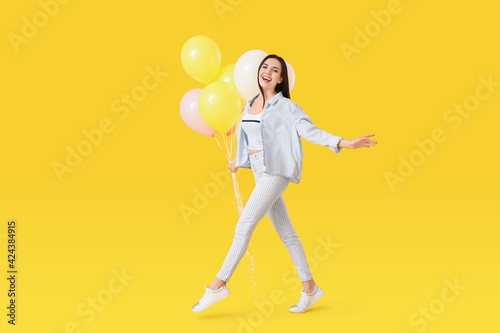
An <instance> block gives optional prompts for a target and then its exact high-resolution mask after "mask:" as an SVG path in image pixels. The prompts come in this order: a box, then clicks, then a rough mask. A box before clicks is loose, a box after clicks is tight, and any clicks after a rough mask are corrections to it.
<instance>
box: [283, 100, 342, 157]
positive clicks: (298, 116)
mask: <svg viewBox="0 0 500 333" xmlns="http://www.w3.org/2000/svg"><path fill="white" fill-rule="evenodd" d="M292 108H293V110H292V116H293V120H294V123H295V127H296V128H297V132H298V133H299V135H300V137H302V138H304V139H306V140H307V141H309V142H312V143H314V144H317V145H320V146H326V147H328V148H330V149H331V150H333V151H334V152H335V153H336V154H340V152H341V151H342V148H341V147H338V146H337V145H338V143H339V142H340V140H342V139H344V138H343V137H340V136H337V135H333V134H331V133H328V132H326V131H323V130H322V129H320V128H319V127H318V126H316V125H314V124H313V122H312V120H311V118H309V116H308V115H307V113H305V111H304V110H303V109H302V108H301V107H300V106H299V105H298V104H297V103H295V104H294V106H293V107H292Z"/></svg>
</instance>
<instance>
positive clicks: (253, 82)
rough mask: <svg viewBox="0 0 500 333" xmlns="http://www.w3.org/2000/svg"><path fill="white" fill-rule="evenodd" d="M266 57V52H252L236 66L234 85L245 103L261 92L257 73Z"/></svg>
mask: <svg viewBox="0 0 500 333" xmlns="http://www.w3.org/2000/svg"><path fill="white" fill-rule="evenodd" d="M266 56H267V53H266V52H264V51H261V50H250V51H247V52H245V53H243V55H242V56H241V57H239V58H238V61H237V62H236V65H235V66H234V84H235V85H236V88H237V89H238V92H239V93H240V96H241V98H243V99H244V100H245V101H248V100H249V99H250V97H252V96H253V95H255V94H257V93H258V92H259V91H260V90H259V83H258V81H257V71H258V70H259V65H260V63H261V61H262V59H264V58H265V57H266Z"/></svg>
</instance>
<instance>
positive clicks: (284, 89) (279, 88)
mask: <svg viewBox="0 0 500 333" xmlns="http://www.w3.org/2000/svg"><path fill="white" fill-rule="evenodd" d="M269 58H275V59H278V60H279V61H280V63H281V76H282V77H283V81H281V83H278V84H276V87H275V88H274V91H276V92H277V93H279V92H280V91H281V92H283V96H284V97H287V98H290V88H289V87H288V70H287V68H286V62H285V60H283V58H282V57H280V56H277V55H276V54H268V55H267V56H266V57H265V58H264V59H262V61H261V62H260V65H259V69H258V70H257V84H258V85H259V90H260V95H261V96H262V107H264V105H265V103H266V101H265V99H264V90H263V89H262V87H261V86H260V83H259V80H260V77H259V72H260V69H261V67H262V65H264V63H265V62H266V60H267V59H269Z"/></svg>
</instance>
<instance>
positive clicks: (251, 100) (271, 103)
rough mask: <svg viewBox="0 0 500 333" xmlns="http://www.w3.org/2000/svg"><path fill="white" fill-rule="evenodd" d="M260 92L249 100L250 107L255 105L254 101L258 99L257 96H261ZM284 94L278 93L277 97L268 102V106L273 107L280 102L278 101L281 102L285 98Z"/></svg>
mask: <svg viewBox="0 0 500 333" xmlns="http://www.w3.org/2000/svg"><path fill="white" fill-rule="evenodd" d="M259 94H260V92H258V93H256V94H255V95H253V96H252V97H251V98H250V99H249V100H248V103H249V104H248V105H251V104H252V103H253V101H254V100H255V99H256V98H257V96H259ZM283 97H284V96H283V92H282V91H280V92H278V93H277V94H276V95H274V97H273V98H271V100H270V101H269V102H267V105H268V106H271V105H274V104H275V103H276V102H278V100H280V99H281V98H283Z"/></svg>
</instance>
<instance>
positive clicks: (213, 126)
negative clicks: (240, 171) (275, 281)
mask: <svg viewBox="0 0 500 333" xmlns="http://www.w3.org/2000/svg"><path fill="white" fill-rule="evenodd" d="M266 56H267V53H266V52H264V51H261V50H250V51H248V52H246V53H244V54H243V55H242V56H241V57H240V58H239V59H238V61H237V62H236V63H230V64H227V65H225V66H224V67H222V68H221V53H220V49H219V47H218V45H217V43H215V41H213V40H212V39H211V38H209V37H206V36H203V35H198V36H194V37H191V38H190V39H188V40H187V41H186V42H185V43H184V46H183V47H182V51H181V62H182V67H183V68H184V70H185V71H186V73H187V74H188V75H189V76H191V77H192V78H193V79H194V80H196V81H198V82H200V83H202V84H205V87H204V88H203V89H201V88H196V89H192V90H189V91H188V92H186V93H185V94H184V96H183V97H182V100H181V103H180V113H181V118H182V120H183V121H184V123H185V124H186V125H187V126H188V127H189V128H190V129H192V130H193V131H195V132H197V133H199V134H202V135H204V136H208V137H213V138H214V139H215V141H216V142H217V144H218V146H219V147H220V148H221V149H222V146H221V145H220V143H219V140H217V138H216V134H217V133H221V137H222V140H223V142H224V147H225V157H226V159H227V161H228V162H232V161H233V160H234V159H235V156H236V148H237V147H236V135H237V134H236V133H237V126H238V125H239V120H240V118H241V116H242V113H243V111H244V105H245V101H247V100H248V99H250V98H251V97H252V96H254V95H255V94H257V93H259V92H260V90H259V86H258V80H257V72H258V70H259V68H258V67H259V65H260V63H261V62H262V60H263V59H264V58H265V57H266ZM285 62H286V61H285ZM286 65H287V73H288V81H289V89H290V91H291V90H292V88H293V86H294V84H295V72H294V70H293V67H292V66H291V65H290V64H289V63H288V62H286ZM231 175H232V178H233V187H234V192H235V199H236V201H237V210H238V213H239V214H241V213H242V212H243V200H242V197H241V194H240V191H239V188H238V182H237V181H236V174H235V173H232V172H231ZM233 202H234V200H233ZM250 248H251V245H250ZM252 251H253V250H252ZM246 253H247V255H248V256H249V257H250V260H251V262H252V267H249V269H250V277H251V279H252V281H253V283H254V284H255V286H256V287H257V284H256V283H255V279H254V278H253V277H252V274H251V273H252V271H253V270H255V268H254V267H255V264H254V263H253V255H250V253H249V252H248V251H247V252H246ZM254 291H255V289H254ZM255 296H256V295H255ZM256 297H257V296H256Z"/></svg>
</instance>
